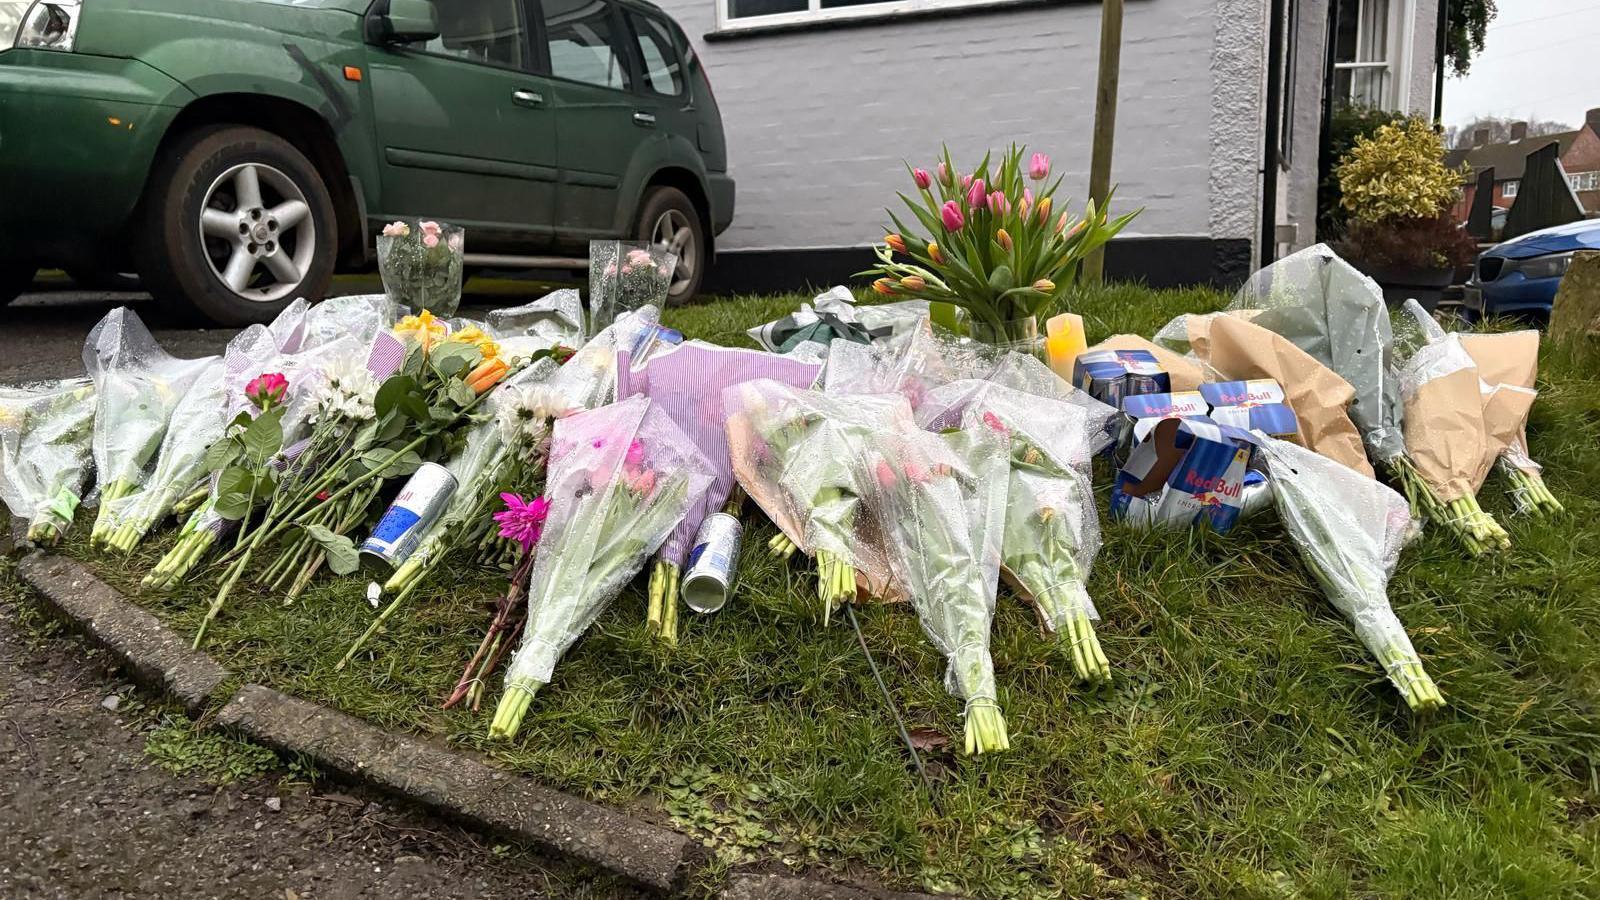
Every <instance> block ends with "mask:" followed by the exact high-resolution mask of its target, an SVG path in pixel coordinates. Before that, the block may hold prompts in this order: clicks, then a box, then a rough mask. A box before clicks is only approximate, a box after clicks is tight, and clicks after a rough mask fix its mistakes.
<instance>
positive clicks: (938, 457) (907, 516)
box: [855, 424, 1010, 754]
mask: <svg viewBox="0 0 1600 900" xmlns="http://www.w3.org/2000/svg"><path fill="white" fill-rule="evenodd" d="M855 464H856V465H857V466H858V467H860V468H862V469H864V470H865V471H867V472H870V473H871V476H870V478H868V479H865V480H866V481H867V484H868V487H867V490H868V491H870V494H869V495H868V498H867V506H868V507H869V508H870V509H871V510H872V514H873V516H874V517H875V518H876V519H877V520H878V523H879V527H880V528H881V529H882V531H883V535H884V543H885V546H886V547H887V549H888V554H887V555H888V560H889V568H890V571H891V573H892V574H893V577H894V579H895V581H896V582H897V584H898V585H899V586H900V587H902V588H903V589H904V591H905V593H906V595H907V596H909V597H910V599H911V603H912V605H913V606H914V607H915V608H916V610H917V616H918V618H920V619H921V621H922V628H923V631H924V632H926V633H927V635H928V638H929V640H931V641H932V642H933V643H934V645H935V646H937V647H938V648H939V650H940V652H942V653H943V654H944V655H945V657H946V659H947V660H948V661H949V666H948V668H947V669H946V672H945V686H946V688H948V689H949V691H950V692H951V693H952V694H954V695H955V696H957V697H959V698H961V699H963V700H965V701H966V711H965V719H966V728H965V731H966V751H967V753H969V754H979V753H989V752H994V751H998V750H1005V749H1008V748H1009V747H1010V737H1009V736H1008V734H1007V731H1006V720H1005V716H1004V715H1003V714H1002V713H1001V711H1000V704H999V695H998V693H997V691H996V688H995V680H994V660H993V659H992V658H991V657H990V655H989V628H990V624H991V623H992V621H993V619H994V609H995V596H996V594H997V593H998V591H999V579H1000V563H1001V557H1002V553H1001V542H1002V537H1003V532H1004V528H1005V520H1006V493H1007V489H1008V484H1009V468H1010V447H1009V441H1008V437H1007V434H1006V432H1005V430H1004V429H1001V428H994V427H990V426H989V425H988V424H983V425H980V427H978V428H973V429H963V430H960V431H955V432H948V433H944V434H933V433H931V432H926V431H921V430H916V429H913V430H884V431H879V432H878V433H877V434H875V435H873V437H872V438H871V440H870V441H868V442H867V443H866V445H865V446H864V447H863V448H862V452H860V453H858V455H857V457H856V460H855Z"/></svg>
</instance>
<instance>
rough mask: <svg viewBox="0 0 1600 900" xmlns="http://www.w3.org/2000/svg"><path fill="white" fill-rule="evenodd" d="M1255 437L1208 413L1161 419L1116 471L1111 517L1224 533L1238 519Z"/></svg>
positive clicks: (1256, 442) (1112, 492)
mask: <svg viewBox="0 0 1600 900" xmlns="http://www.w3.org/2000/svg"><path fill="white" fill-rule="evenodd" d="M1259 443H1260V441H1259V439H1258V438H1256V437H1255V436H1254V435H1252V434H1251V433H1250V432H1248V431H1245V430H1244V429H1242V428H1235V427H1234V426H1231V425H1223V424H1220V423H1218V422H1216V421H1213V420H1212V419H1209V418H1206V417H1203V416H1201V417H1192V418H1183V419H1176V418H1167V419H1159V420H1157V421H1156V422H1155V424H1154V426H1153V427H1152V428H1151V429H1150V432H1149V434H1148V436H1147V437H1146V438H1145V440H1143V441H1141V442H1140V443H1139V444H1138V445H1137V446H1136V447H1134V448H1133V452H1132V453H1131V454H1130V455H1129V457H1128V461H1127V463H1125V464H1124V465H1123V466H1122V468H1121V470H1120V471H1118V472H1117V478H1116V481H1115V482H1114V483H1113V484H1112V487H1111V515H1112V517H1113V518H1116V519H1120V520H1122V521H1126V522H1131V523H1133V524H1136V525H1145V526H1152V527H1171V528H1181V527H1187V526H1193V525H1200V526H1204V527H1207V528H1210V529H1211V530H1212V531H1215V532H1217V533H1218V534H1225V533H1227V532H1228V530H1230V529H1231V528H1233V526H1234V524H1235V523H1236V522H1238V521H1239V515H1240V511H1241V509H1242V508H1243V507H1244V500H1245V497H1244V493H1245V490H1244V489H1245V481H1246V477H1247V474H1248V473H1249V471H1250V467H1251V463H1252V462H1253V461H1254V458H1255V449H1256V447H1257V446H1259Z"/></svg>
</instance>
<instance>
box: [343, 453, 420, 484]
mask: <svg viewBox="0 0 1600 900" xmlns="http://www.w3.org/2000/svg"><path fill="white" fill-rule="evenodd" d="M393 456H394V451H393V450H387V449H384V448H382V447H378V448H375V449H372V450H368V451H367V452H365V453H363V454H361V455H360V456H358V457H356V463H357V464H358V465H360V466H361V469H362V471H363V472H377V473H378V477H380V478H399V477H401V476H403V475H410V474H411V473H412V472H415V471H416V470H417V469H418V468H420V467H421V466H422V457H420V456H418V455H417V453H416V451H415V450H407V451H406V452H405V453H403V454H401V455H400V457H399V458H398V459H395V461H394V462H389V459H390V457H393ZM380 470H381V471H380Z"/></svg>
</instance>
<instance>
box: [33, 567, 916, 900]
mask: <svg viewBox="0 0 1600 900" xmlns="http://www.w3.org/2000/svg"><path fill="white" fill-rule="evenodd" d="M17 574H18V576H19V577H20V578H22V579H23V581H25V582H26V583H28V584H29V585H31V586H32V587H33V588H34V589H35V590H36V591H37V592H38V593H39V594H40V595H41V596H42V597H43V598H44V600H45V602H46V604H47V605H48V606H49V607H50V608H51V609H52V611H53V612H54V613H55V614H56V615H58V616H59V617H61V618H62V619H63V620H65V621H67V622H68V623H70V624H71V625H73V627H74V628H75V629H76V630H78V631H80V632H82V633H83V634H84V635H85V636H87V637H88V638H89V639H90V640H91V641H93V642H95V643H97V644H99V645H101V646H103V647H104V648H105V649H107V650H108V651H110V652H111V653H112V654H113V655H114V656H115V657H116V658H117V660H118V661H119V663H120V665H121V667H122V668H123V669H124V670H126V671H127V672H128V673H129V675H130V676H131V677H132V678H133V679H134V680H135V681H136V682H137V683H139V684H140V685H141V686H142V687H144V688H146V689H147V690H151V691H158V692H162V693H166V694H169V695H171V696H173V697H174V698H176V699H177V700H178V701H179V702H181V703H182V704H183V706H184V708H185V709H186V710H187V711H188V712H189V714H190V715H191V716H195V717H199V716H201V715H202V714H204V713H206V712H207V711H209V710H212V709H215V708H216V707H217V705H218V704H221V709H220V711H218V712H217V713H216V716H215V724H216V725H218V726H221V727H224V728H228V729H231V730H234V731H237V732H238V733H241V734H243V735H245V736H246V737H249V738H250V739H252V740H254V741H256V742H258V743H261V744H264V745H266V746H269V747H272V748H273V749H276V750H278V751H280V752H283V753H289V754H297V755H300V756H303V757H305V758H307V759H309V760H312V761H314V762H315V763H316V764H317V765H318V766H320V767H322V768H323V769H325V770H326V771H328V772H330V773H332V774H335V775H337V776H339V777H342V778H345V779H347V780H350V781H355V782H359V783H362V784H366V785H369V786H371V787H373V788H375V789H377V790H381V791H384V792H385V793H388V794H390V795H393V796H397V797H399V798H402V799H404V800H407V801H409V802H412V803H416V804H418V805H420V806H423V807H426V808H428V809H430V810H432V811H434V812H436V813H438V814H440V815H442V816H445V817H447V818H451V819H454V820H456V821H459V822H463V823H465V824H467V825H469V826H472V827H476V828H480V829H484V830H486V831H490V832H494V833H497V834H502V835H505V836H507V837H509V838H511V839H514V840H519V841H523V842H525V843H527V844H529V845H531V846H534V847H537V848H539V849H541V850H544V851H546V852H549V853H551V854H553V855H558V856H561V857H565V858H569V859H574V860H578V861H581V862H583V863H587V864H589V865H592V866H595V867H596V868H598V869H602V870H604V871H607V872H610V873H614V874H616V875H618V876H620V877H623V878H626V879H628V880H629V881H632V882H634V883H636V884H638V885H640V886H642V887H646V888H650V889H652V890H654V891H657V892H661V893H669V894H670V893H675V892H677V891H680V890H681V889H682V888H684V887H685V886H686V885H687V883H688V881H689V880H690V879H691V878H692V877H693V875H694V874H695V873H696V872H697V871H699V870H700V869H702V868H703V867H704V865H705V864H706V862H707V860H706V851H705V849H704V848H703V847H702V846H701V845H700V844H699V843H698V842H697V841H695V840H694V839H693V838H692V837H690V836H688V835H686V834H682V833H680V832H676V831H673V830H671V829H668V828H663V827H661V826H658V825H654V824H652V823H649V822H645V821H642V820H640V819H636V818H633V817H631V816H628V815H626V814H624V813H621V812H618V811H616V810H613V809H610V808H607V807H604V806H600V805H598V804H594V803H591V802H589V801H587V800H583V799H581V798H578V797H572V796H570V795H567V794H563V793H560V792H558V791H553V790H550V789H548V788H545V787H541V786H540V785H538V784H536V783H534V782H533V781H532V779H529V778H524V777H521V776H518V775H515V774H512V773H509V772H505V771H503V770H501V769H497V768H495V767H493V766H491V765H489V764H488V763H487V762H485V761H484V760H483V759H482V758H480V757H479V756H478V755H476V754H472V753H468V752H464V751H459V750H452V749H449V748H446V747H443V746H440V745H437V744H435V743H433V742H430V741H428V740H425V739H423V738H417V737H413V736H410V735H403V734H396V733H392V732H387V731H383V730H381V729H379V728H377V727H375V726H373V725H370V724H368V723H366V722H364V721H361V720H359V719H356V718H353V717H351V716H348V715H345V714H344V713H341V712H337V711H335V710H332V709H328V708H326V707H322V706H318V705H317V704H315V703H310V702H307V701H304V700H299V699H296V698H294V697H290V696H287V695H285V694H282V693H279V692H278V691H275V690H272V689H271V688H267V687H263V686H261V685H256V684H247V685H244V686H243V687H241V688H239V689H238V690H237V691H235V692H233V693H232V696H231V697H229V696H226V693H227V684H228V681H229V679H230V677H231V674H230V673H229V672H228V670H227V669H224V668H223V667H222V666H221V665H219V664H218V663H217V662H216V661H215V660H213V659H212V658H211V657H210V656H208V655H206V654H205V653H202V652H200V651H197V650H193V649H190V646H189V641H188V640H187V639H185V638H184V637H183V636H182V635H179V634H178V633H176V632H174V631H173V630H172V629H170V628H168V627H167V626H165V625H163V624H161V622H160V621H159V620H157V619H156V617H155V616H153V615H151V614H150V613H149V612H148V611H146V610H145V609H143V608H142V607H140V606H138V605H137V604H135V603H132V602H131V601H129V600H128V599H127V598H125V597H123V596H122V594H121V593H120V592H118V591H117V590H116V589H115V588H112V587H111V586H110V585H107V584H106V583H105V582H103V581H101V580H100V579H99V578H97V577H95V575H94V574H93V573H92V572H91V571H90V570H89V569H88V568H87V567H86V566H84V565H83V564H81V563H79V562H77V561H75V560H71V559H67V558H65V557H61V556H53V555H47V554H44V553H42V552H35V553H32V554H30V555H29V556H26V557H24V558H23V559H22V560H21V561H20V562H19V563H18V565H17ZM721 896H722V897H724V898H726V900H763V898H771V900H791V898H792V900H799V898H807V900H931V898H927V897H926V895H922V894H906V893H899V892H892V891H885V890H881V889H875V888H869V887H858V886H853V885H844V884H835V883H830V882H825V881H817V880H813V879H808V878H801V877H797V876H788V875H773V874H755V873H740V872H735V873H733V874H732V875H731V876H729V879H728V881H727V884H726V885H725V886H724V888H723V890H722V892H721Z"/></svg>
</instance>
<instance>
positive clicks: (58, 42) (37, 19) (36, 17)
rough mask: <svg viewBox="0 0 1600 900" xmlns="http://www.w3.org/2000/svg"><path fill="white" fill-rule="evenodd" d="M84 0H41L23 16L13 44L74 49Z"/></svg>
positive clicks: (54, 48)
mask: <svg viewBox="0 0 1600 900" xmlns="http://www.w3.org/2000/svg"><path fill="white" fill-rule="evenodd" d="M82 10H83V0H38V2H36V3H34V4H33V5H32V6H30V7H28V11H27V12H26V13H24V14H23V16H22V23H21V24H20V25H18V26H17V39H16V40H15V41H14V42H13V43H12V46H14V47H32V48H34V49H36V50H61V51H64V52H67V53H71V52H72V47H73V44H74V43H75V42H76V41H77V39H78V15H79V13H80V12H82Z"/></svg>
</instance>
